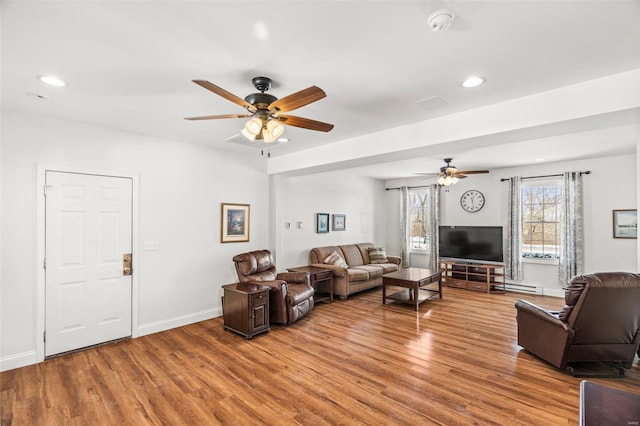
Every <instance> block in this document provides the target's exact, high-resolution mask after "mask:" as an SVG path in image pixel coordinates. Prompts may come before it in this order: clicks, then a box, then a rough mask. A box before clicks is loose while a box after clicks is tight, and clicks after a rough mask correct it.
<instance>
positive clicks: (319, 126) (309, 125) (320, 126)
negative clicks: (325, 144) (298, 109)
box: [275, 115, 333, 132]
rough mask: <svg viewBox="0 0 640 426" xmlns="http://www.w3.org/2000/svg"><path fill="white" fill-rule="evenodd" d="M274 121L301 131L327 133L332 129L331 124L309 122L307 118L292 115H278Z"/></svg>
mask: <svg viewBox="0 0 640 426" xmlns="http://www.w3.org/2000/svg"><path fill="white" fill-rule="evenodd" d="M275 119H276V120H278V121H281V122H283V123H284V124H286V125H288V126H294V127H301V128H303V129H309V130H318V131H320V132H328V131H329V130H331V129H333V124H329V123H324V122H322V121H316V120H311V119H309V118H302V117H296V116H293V115H278V116H277V117H275Z"/></svg>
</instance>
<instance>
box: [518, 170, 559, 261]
mask: <svg viewBox="0 0 640 426" xmlns="http://www.w3.org/2000/svg"><path fill="white" fill-rule="evenodd" d="M561 192H562V185H561V181H560V179H553V180H549V179H546V180H544V181H541V180H537V181H532V182H530V183H526V184H525V183H523V185H522V257H523V258H525V259H542V260H556V259H558V258H559V254H560V253H559V251H560V250H559V249H560V208H561V204H560V200H561Z"/></svg>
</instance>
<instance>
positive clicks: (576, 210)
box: [558, 172, 584, 284]
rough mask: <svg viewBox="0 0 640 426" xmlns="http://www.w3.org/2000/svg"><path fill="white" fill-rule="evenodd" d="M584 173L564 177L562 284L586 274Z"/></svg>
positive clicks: (560, 268) (559, 270)
mask: <svg viewBox="0 0 640 426" xmlns="http://www.w3.org/2000/svg"><path fill="white" fill-rule="evenodd" d="M582 211H583V206H582V173H580V172H565V173H563V175H562V207H561V209H560V261H559V265H558V266H559V267H558V279H559V280H560V283H561V284H567V283H568V282H569V280H570V279H571V278H572V277H573V276H575V275H578V274H582V273H583V272H584V249H583V220H584V219H583V214H582Z"/></svg>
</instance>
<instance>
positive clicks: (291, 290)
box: [233, 250, 314, 324]
mask: <svg viewBox="0 0 640 426" xmlns="http://www.w3.org/2000/svg"><path fill="white" fill-rule="evenodd" d="M233 262H234V263H235V265H236V272H237V273H238V279H239V280H240V282H246V281H252V282H259V283H260V284H263V285H267V286H269V287H271V290H270V291H269V311H270V312H269V319H270V321H271V322H274V323H280V324H291V323H292V322H295V321H297V320H298V319H300V318H302V317H303V316H305V315H306V314H308V313H309V312H311V310H312V309H313V305H314V302H313V293H314V289H313V287H312V286H311V284H310V282H309V274H307V273H306V272H282V273H277V272H276V265H275V263H274V261H273V256H272V255H271V252H270V251H269V250H256V251H250V252H248V253H242V254H238V255H236V256H234V257H233Z"/></svg>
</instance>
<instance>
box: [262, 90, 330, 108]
mask: <svg viewBox="0 0 640 426" xmlns="http://www.w3.org/2000/svg"><path fill="white" fill-rule="evenodd" d="M325 96H327V94H326V93H324V90H322V89H321V88H319V87H316V86H311V87H308V88H306V89H304V90H301V91H299V92H296V93H292V94H291V95H289V96H285V97H284V98H282V99H278V100H277V101H274V102H272V103H271V104H269V106H268V107H267V108H268V109H269V111H272V112H276V111H279V112H289V111H293V110H294V109H298V108H300V107H303V106H305V105H309V104H310V103H312V102H315V101H319V100H320V99H322V98H324V97H325Z"/></svg>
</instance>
